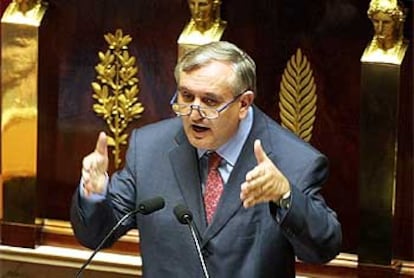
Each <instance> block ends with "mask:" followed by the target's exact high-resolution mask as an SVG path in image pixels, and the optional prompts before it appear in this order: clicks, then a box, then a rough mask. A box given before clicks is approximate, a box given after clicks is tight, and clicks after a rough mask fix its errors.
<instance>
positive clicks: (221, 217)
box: [202, 109, 271, 246]
mask: <svg viewBox="0 0 414 278" xmlns="http://www.w3.org/2000/svg"><path fill="white" fill-rule="evenodd" d="M256 139H261V142H262V146H263V148H264V149H265V151H266V153H267V154H268V155H269V154H270V153H271V145H270V144H269V142H270V137H269V134H268V132H267V129H266V121H265V119H264V117H263V115H262V114H261V113H260V112H258V110H257V109H254V123H253V127H252V130H251V132H250V134H249V136H248V137H247V140H246V142H245V144H244V146H243V148H242V151H241V153H240V156H239V158H238V159H237V162H236V164H235V165H234V168H233V171H232V172H231V175H230V177H229V180H228V182H227V184H226V185H225V186H224V191H223V195H222V196H221V199H220V202H219V204H218V207H217V212H216V215H215V216H214V218H213V221H212V223H211V224H210V225H209V226H208V227H207V229H206V231H205V233H204V235H203V242H202V245H203V246H204V245H205V244H206V243H207V242H208V241H209V240H210V239H211V238H212V237H213V236H214V235H215V234H217V233H218V232H219V231H220V230H221V229H222V228H223V226H224V225H225V224H226V223H227V222H228V221H229V219H230V218H231V217H232V216H233V215H234V214H236V213H237V211H238V210H239V209H244V208H242V203H241V200H240V186H241V184H242V183H243V182H244V181H245V177H246V173H247V172H248V171H250V170H251V169H253V168H254V167H255V166H256V165H257V161H256V157H255V155H254V149H253V146H254V141H255V140H256ZM203 219H204V218H203Z"/></svg>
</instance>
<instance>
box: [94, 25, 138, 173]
mask: <svg viewBox="0 0 414 278" xmlns="http://www.w3.org/2000/svg"><path fill="white" fill-rule="evenodd" d="M104 38H105V41H106V42H107V43H108V45H109V48H108V50H107V51H106V52H105V53H103V52H99V53H98V56H99V60H100V63H99V64H97V65H96V66H95V71H96V73H97V77H96V79H97V81H96V82H92V84H91V85H92V89H93V92H94V94H93V95H92V97H93V98H94V99H95V100H96V102H97V103H95V104H94V105H93V106H92V108H93V110H94V111H95V113H96V114H97V115H98V116H101V117H102V118H103V119H104V120H105V121H106V124H107V125H108V128H109V131H110V134H108V135H107V137H108V145H109V146H111V147H113V148H114V149H113V150H112V154H113V155H114V157H115V168H118V167H119V166H120V164H121V162H122V161H121V158H120V146H121V145H126V144H127V138H128V134H127V133H125V129H126V127H127V126H128V124H129V123H130V122H131V121H132V120H134V119H138V118H140V117H141V114H142V113H143V111H144V107H143V106H142V104H141V103H140V102H139V101H138V93H139V88H138V81H139V80H138V78H137V77H136V75H137V73H138V68H137V67H136V66H135V62H136V59H135V57H134V56H130V54H129V52H128V44H129V43H130V42H131V41H132V38H131V36H129V35H125V36H124V35H123V32H122V30H120V29H117V30H116V31H115V34H111V33H108V34H106V35H104Z"/></svg>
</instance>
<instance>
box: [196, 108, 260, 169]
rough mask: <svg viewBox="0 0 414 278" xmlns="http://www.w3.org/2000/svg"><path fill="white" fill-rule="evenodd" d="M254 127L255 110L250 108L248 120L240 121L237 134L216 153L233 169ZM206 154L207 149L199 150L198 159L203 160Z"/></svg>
mask: <svg viewBox="0 0 414 278" xmlns="http://www.w3.org/2000/svg"><path fill="white" fill-rule="evenodd" d="M252 125H253V108H252V107H251V106H250V107H249V110H248V112H247V116H246V118H244V119H243V120H241V121H240V125H239V128H238V129H237V132H236V134H235V135H234V136H233V137H232V138H230V140H229V141H227V142H226V143H225V144H223V145H222V146H220V147H219V148H218V149H217V150H216V152H217V153H218V154H219V155H220V156H221V157H222V158H224V159H225V160H226V162H227V163H229V164H230V165H231V166H233V167H234V165H235V164H236V161H237V158H238V157H239V155H240V152H241V150H242V148H243V145H244V143H245V142H246V139H247V136H248V135H249V133H250V130H251V129H252ZM206 152H208V150H206V149H197V153H198V158H201V157H202V156H203V155H204V154H205V153H206Z"/></svg>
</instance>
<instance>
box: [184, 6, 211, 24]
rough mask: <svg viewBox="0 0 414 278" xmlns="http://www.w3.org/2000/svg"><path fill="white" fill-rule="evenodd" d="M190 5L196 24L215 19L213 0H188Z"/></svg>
mask: <svg viewBox="0 0 414 278" xmlns="http://www.w3.org/2000/svg"><path fill="white" fill-rule="evenodd" d="M188 6H189V7H190V11H191V17H192V18H193V19H194V20H195V22H196V24H203V23H209V22H211V21H212V20H213V17H214V15H213V0H188Z"/></svg>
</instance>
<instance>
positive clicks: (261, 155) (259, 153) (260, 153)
mask: <svg viewBox="0 0 414 278" xmlns="http://www.w3.org/2000/svg"><path fill="white" fill-rule="evenodd" d="M254 155H255V156H256V160H257V164H259V163H262V162H264V161H265V160H267V155H266V153H265V151H264V150H263V147H262V143H261V142H260V139H256V140H255V141H254Z"/></svg>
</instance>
